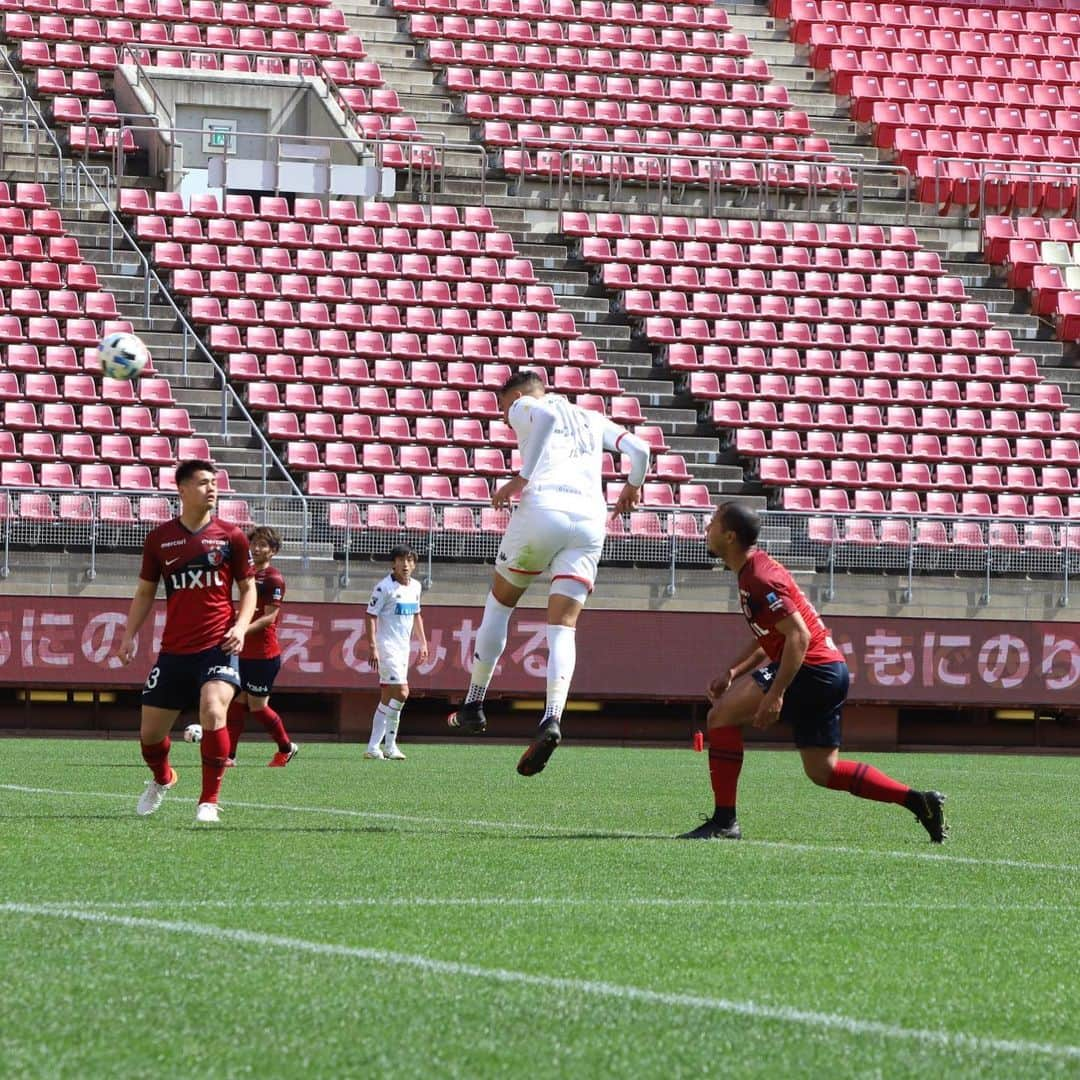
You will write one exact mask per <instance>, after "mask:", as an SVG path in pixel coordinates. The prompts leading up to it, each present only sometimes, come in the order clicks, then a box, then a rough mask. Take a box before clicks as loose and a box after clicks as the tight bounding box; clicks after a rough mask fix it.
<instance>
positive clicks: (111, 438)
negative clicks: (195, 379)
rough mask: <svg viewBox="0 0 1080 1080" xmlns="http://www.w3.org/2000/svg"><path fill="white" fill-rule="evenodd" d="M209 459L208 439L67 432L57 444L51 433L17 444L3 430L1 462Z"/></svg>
mask: <svg viewBox="0 0 1080 1080" xmlns="http://www.w3.org/2000/svg"><path fill="white" fill-rule="evenodd" d="M209 457H210V447H209V445H208V443H207V441H206V440H205V439H202V438H193V437H185V438H179V439H175V440H174V439H171V438H169V437H168V436H165V435H141V436H139V437H138V439H137V441H136V440H133V439H132V437H131V436H130V435H101V436H99V437H97V438H95V437H94V436H93V435H88V434H84V433H81V432H79V433H76V432H65V433H63V434H62V435H61V436H60V441H59V442H57V441H56V435H55V434H54V433H53V432H51V431H26V432H23V433H22V435H21V436H20V437H19V439H18V440H17V441H16V438H15V433H14V432H11V431H0V461H60V460H63V461H68V462H71V463H73V464H76V465H82V464H91V465H92V464H97V463H98V462H104V463H105V464H106V465H138V464H140V463H141V464H143V465H155V466H156V465H174V464H176V462H177V461H183V460H184V459H185V458H202V459H203V460H204V461H205V460H207V459H208V458H209ZM89 486H95V485H89Z"/></svg>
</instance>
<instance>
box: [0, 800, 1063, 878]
mask: <svg viewBox="0 0 1080 1080" xmlns="http://www.w3.org/2000/svg"><path fill="white" fill-rule="evenodd" d="M0 791H15V792H21V793H23V794H26V795H63V796H72V797H76V798H78V797H82V798H93V799H123V800H125V801H130V802H134V801H135V799H136V795H122V794H120V793H119V792H116V791H61V790H58V789H56V788H38V787H24V786H23V785H21V784H0ZM169 801H170V802H181V803H191V804H194V803H195V802H196V800H195V799H188V798H184V797H183V796H172V797H171V798H170V799H169ZM230 806H236V807H240V808H242V809H245V810H272V811H282V812H284V813H290V814H329V815H332V816H335V817H352V818H370V819H374V820H377V821H401V822H407V823H409V824H414V825H459V826H460V825H470V826H472V827H474V828H480V829H527V830H529V831H531V832H536V831H540V832H548V833H559V834H562V835H564V836H566V837H567V838H570V839H572V838H573V837H575V836H582V835H585V836H587V835H588V834H590V833H595V834H597V835H602V836H605V837H613V838H616V839H624V840H671V839H673V837H672V834H671V833H659V832H629V831H625V832H624V831H621V830H618V829H605V828H603V827H602V826H582V827H580V828H571V827H569V826H562V825H544V824H540V825H537V824H533V823H531V822H521V821H486V820H482V819H477V818H437V817H419V816H416V815H411V814H392V813H384V812H382V811H378V810H348V809H345V808H344V807H336V806H286V805H281V804H278V803H256V802H234V801H232V800H227V801H226V802H225V803H224V804H223V807H224V808H225V809H228V807H230ZM715 843H717V844H721V845H722V846H723V847H724V848H725V850H732V849H738V848H740V847H743V848H745V847H764V848H776V849H779V850H781V851H799V852H806V853H816V852H822V853H826V854H838V855H864V856H871V857H875V858H882V859H916V860H919V861H923V862H940V863H955V864H960V865H964V866H1002V867H1008V868H1010V869H1014V870H1052V871H1055V872H1060V873H1074V874H1075V873H1080V865H1076V864H1071V863H1037V862H1025V861H1023V860H1022V859H980V858H977V857H976V856H973V855H946V854H943V853H941V854H939V853H937V852H933V851H881V850H875V849H870V848H857V847H848V846H845V845H843V844H801V843H796V842H794V841H791V840H747V839H743V840H739V841H738V842H734V841H733V842H731V843H728V842H726V841H715Z"/></svg>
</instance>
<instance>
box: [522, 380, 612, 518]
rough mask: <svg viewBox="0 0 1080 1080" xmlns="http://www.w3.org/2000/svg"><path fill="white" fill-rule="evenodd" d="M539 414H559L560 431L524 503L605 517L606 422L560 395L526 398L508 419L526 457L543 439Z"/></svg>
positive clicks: (557, 428) (538, 466)
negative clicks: (531, 443) (538, 439)
mask: <svg viewBox="0 0 1080 1080" xmlns="http://www.w3.org/2000/svg"><path fill="white" fill-rule="evenodd" d="M538 411H540V412H545V413H548V414H551V415H553V416H554V418H555V427H554V429H553V430H552V432H551V437H550V438H549V439H548V442H547V446H546V447H545V448H544V452H543V454H542V456H541V457H540V460H539V461H538V462H537V463H536V467H535V468H534V469H533V471H532V475H531V476H530V477H529V483H528V486H527V487H526V488H525V491H524V492H523V493H522V496H521V505H522V506H537V507H552V508H554V509H557V510H564V511H566V512H569V513H578V514H582V515H584V516H592V515H596V514H599V515H600V516H603V515H604V514H605V513H606V507H607V504H606V503H605V501H604V484H603V469H604V428H605V426H606V421H605V418H604V417H603V416H601V415H600V414H599V413H594V412H590V411H589V410H588V409H582V408H581V407H580V406H578V405H574V404H573V403H572V402H570V401H567V399H566V398H564V397H560V396H559V395H558V394H545V395H544V396H543V397H541V398H537V397H520V398H518V399H517V401H515V402H514V404H513V405H511V406H510V411H509V413H508V414H507V417H508V419H509V421H510V426H511V427H512V428H513V429H514V432H515V434H516V435H517V438H518V449H519V450H520V452H521V455H522V457H525V456H526V454H527V447H528V445H529V441H530V440H531V439H533V438H536V437H537V435H536V434H535V429H534V426H533V419H534V417H535V416H536V413H537V412H538Z"/></svg>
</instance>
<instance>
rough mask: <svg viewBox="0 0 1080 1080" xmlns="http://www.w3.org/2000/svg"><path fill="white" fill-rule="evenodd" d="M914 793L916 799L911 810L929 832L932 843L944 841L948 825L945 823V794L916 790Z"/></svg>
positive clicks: (947, 832)
mask: <svg viewBox="0 0 1080 1080" xmlns="http://www.w3.org/2000/svg"><path fill="white" fill-rule="evenodd" d="M915 794H916V795H917V796H918V799H917V801H916V805H915V806H914V807H913V808H912V811H911V812H912V813H913V814H914V815H915V816H916V817H917V818H918V819H919V824H920V825H922V827H923V828H924V829H925V830H926V831H927V832H928V833H929V834H930V840H931V842H932V843H935V844H943V843H945V840H946V838H947V837H948V835H949V826H948V825H947V824H946V823H945V796H944V795H942V794H941V792H940V791H918V792H915Z"/></svg>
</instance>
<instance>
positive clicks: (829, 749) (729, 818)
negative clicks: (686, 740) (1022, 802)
mask: <svg viewBox="0 0 1080 1080" xmlns="http://www.w3.org/2000/svg"><path fill="white" fill-rule="evenodd" d="M760 531H761V520H760V518H759V517H758V515H757V514H755V513H754V512H753V510H751V509H749V508H748V507H746V506H743V505H742V504H740V503H724V504H723V505H721V506H720V507H719V508H718V509H717V511H716V513H715V514H714V515H713V519H712V521H711V522H710V523H709V527H708V530H707V532H706V543H707V544H708V547H709V552H710V554H712V555H715V556H717V557H718V558H720V559H721V560H723V562H724V564H725V565H726V566H727V567H728V569H729V570H732V571H734V572H735V574H736V575H737V576H738V583H739V603H740V605H741V607H742V611H743V614H744V615H745V616H746V621H747V622H748V623H749V624H750V629H751V631H752V632H753V634H754V644H753V645H752V647H751V648H750V649H748V650H747V652H746V653H745V654H744V655H743V656H742V657H741V658H740V659H739V661H738V662H737V663H736V664H735V666H734V667H732V668H731V670H730V671H728V672H726V673H725V674H723V675H721V676H719V677H718V678H716V679H714V680H713V682H712V684H711V685H710V687H709V692H708V693H709V700H710V701H711V702H712V708H711V709H710V710H709V716H708V734H709V775H710V777H711V779H712V788H713V795H714V797H715V810H714V812H713V816H712V817H711V818H709V819H707V820H706V821H705V823H704V824H702V825H700V826H698V828H696V829H692V830H691V831H690V832H688V833H684V834H683V835H682V839H684V840H714V839H731V840H737V839H739V837H740V836H741V835H742V832H741V829H740V828H739V823H738V821H737V819H736V817H735V801H736V799H735V795H736V790H737V788H738V783H739V773H740V772H741V771H742V763H743V733H742V728H743V725H744V724H747V723H753V725H754V726H755V727H758V728H767V727H770V726H771V725H772V724H774V723H776V721H777V720H782V721H784V722H785V723H789V724H791V726H792V728H793V730H794V736H795V745H796V747H797V748H798V750H799V754H800V755H801V757H802V763H803V768H804V769H805V771H806V775H807V776H808V777H810V779H811V780H813V782H814V783H815V784H818V785H820V786H821V787H827V788H831V789H833V790H834V791H849V792H851V794H852V795H856V796H858V797H859V798H861V799H872V800H874V801H875V802H889V803H898V804H899V805H901V806H905V807H907V809H909V810H910V811H911V812H912V813H913V814H914V815H915V816H916V817H917V818H918V819H919V821H920V822H921V823H922V825H923V826H924V828H925V829H926V831H927V832H928V833H929V834H930V839H931V840H932V841H933V842H934V843H937V844H940V843H941V842H942V841H943V840H944V839H945V837H946V836H947V835H948V828H947V827H946V825H945V815H944V810H943V806H942V804H943V803H944V801H945V796H944V795H942V794H941V793H940V792H937V791H916V790H915V789H914V788H909V787H908V786H907V785H906V784H901V783H900V782H899V781H896V780H893V779H892V778H891V777H889V776H886V775H885V774H884V773H882V772H879V771H878V770H877V769H875V768H874V767H873V766H872V765H865V764H862V763H860V762H857V761H843V760H841V759H840V712H841V709H842V708H843V705H844V701H845V700H846V698H847V693H848V684H849V681H850V676H849V674H848V668H847V664H846V663H845V662H844V657H843V654H842V653H841V652H840V651H839V650H838V649H837V648H836V646H835V645H834V644H833V640H832V638H831V637H830V636H829V631H828V629H827V628H826V626H825V624H824V623H823V622H822V621H821V616H820V615H819V614H818V613H817V612H816V611H815V610H814V607H813V605H812V604H811V603H810V601H809V600H807V599H806V597H805V596H804V595H803V593H802V590H801V589H800V588H799V586H798V585H797V584H796V582H795V579H794V578H793V577H792V576H791V574H790V573H788V571H787V570H786V569H785V568H784V567H783V566H781V565H780V563H778V562H777V561H776V560H775V559H773V558H771V557H770V556H769V555H767V554H766V553H765V552H764V551H761V550H759V549H758V548H756V547H755V546H754V545H755V543H756V542H757V538H758V533H759V532H760ZM748 674H749V675H752V678H750V679H748V680H746V681H744V682H740V683H737V682H736V680H738V679H739V678H740V677H741V676H743V675H748Z"/></svg>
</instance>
